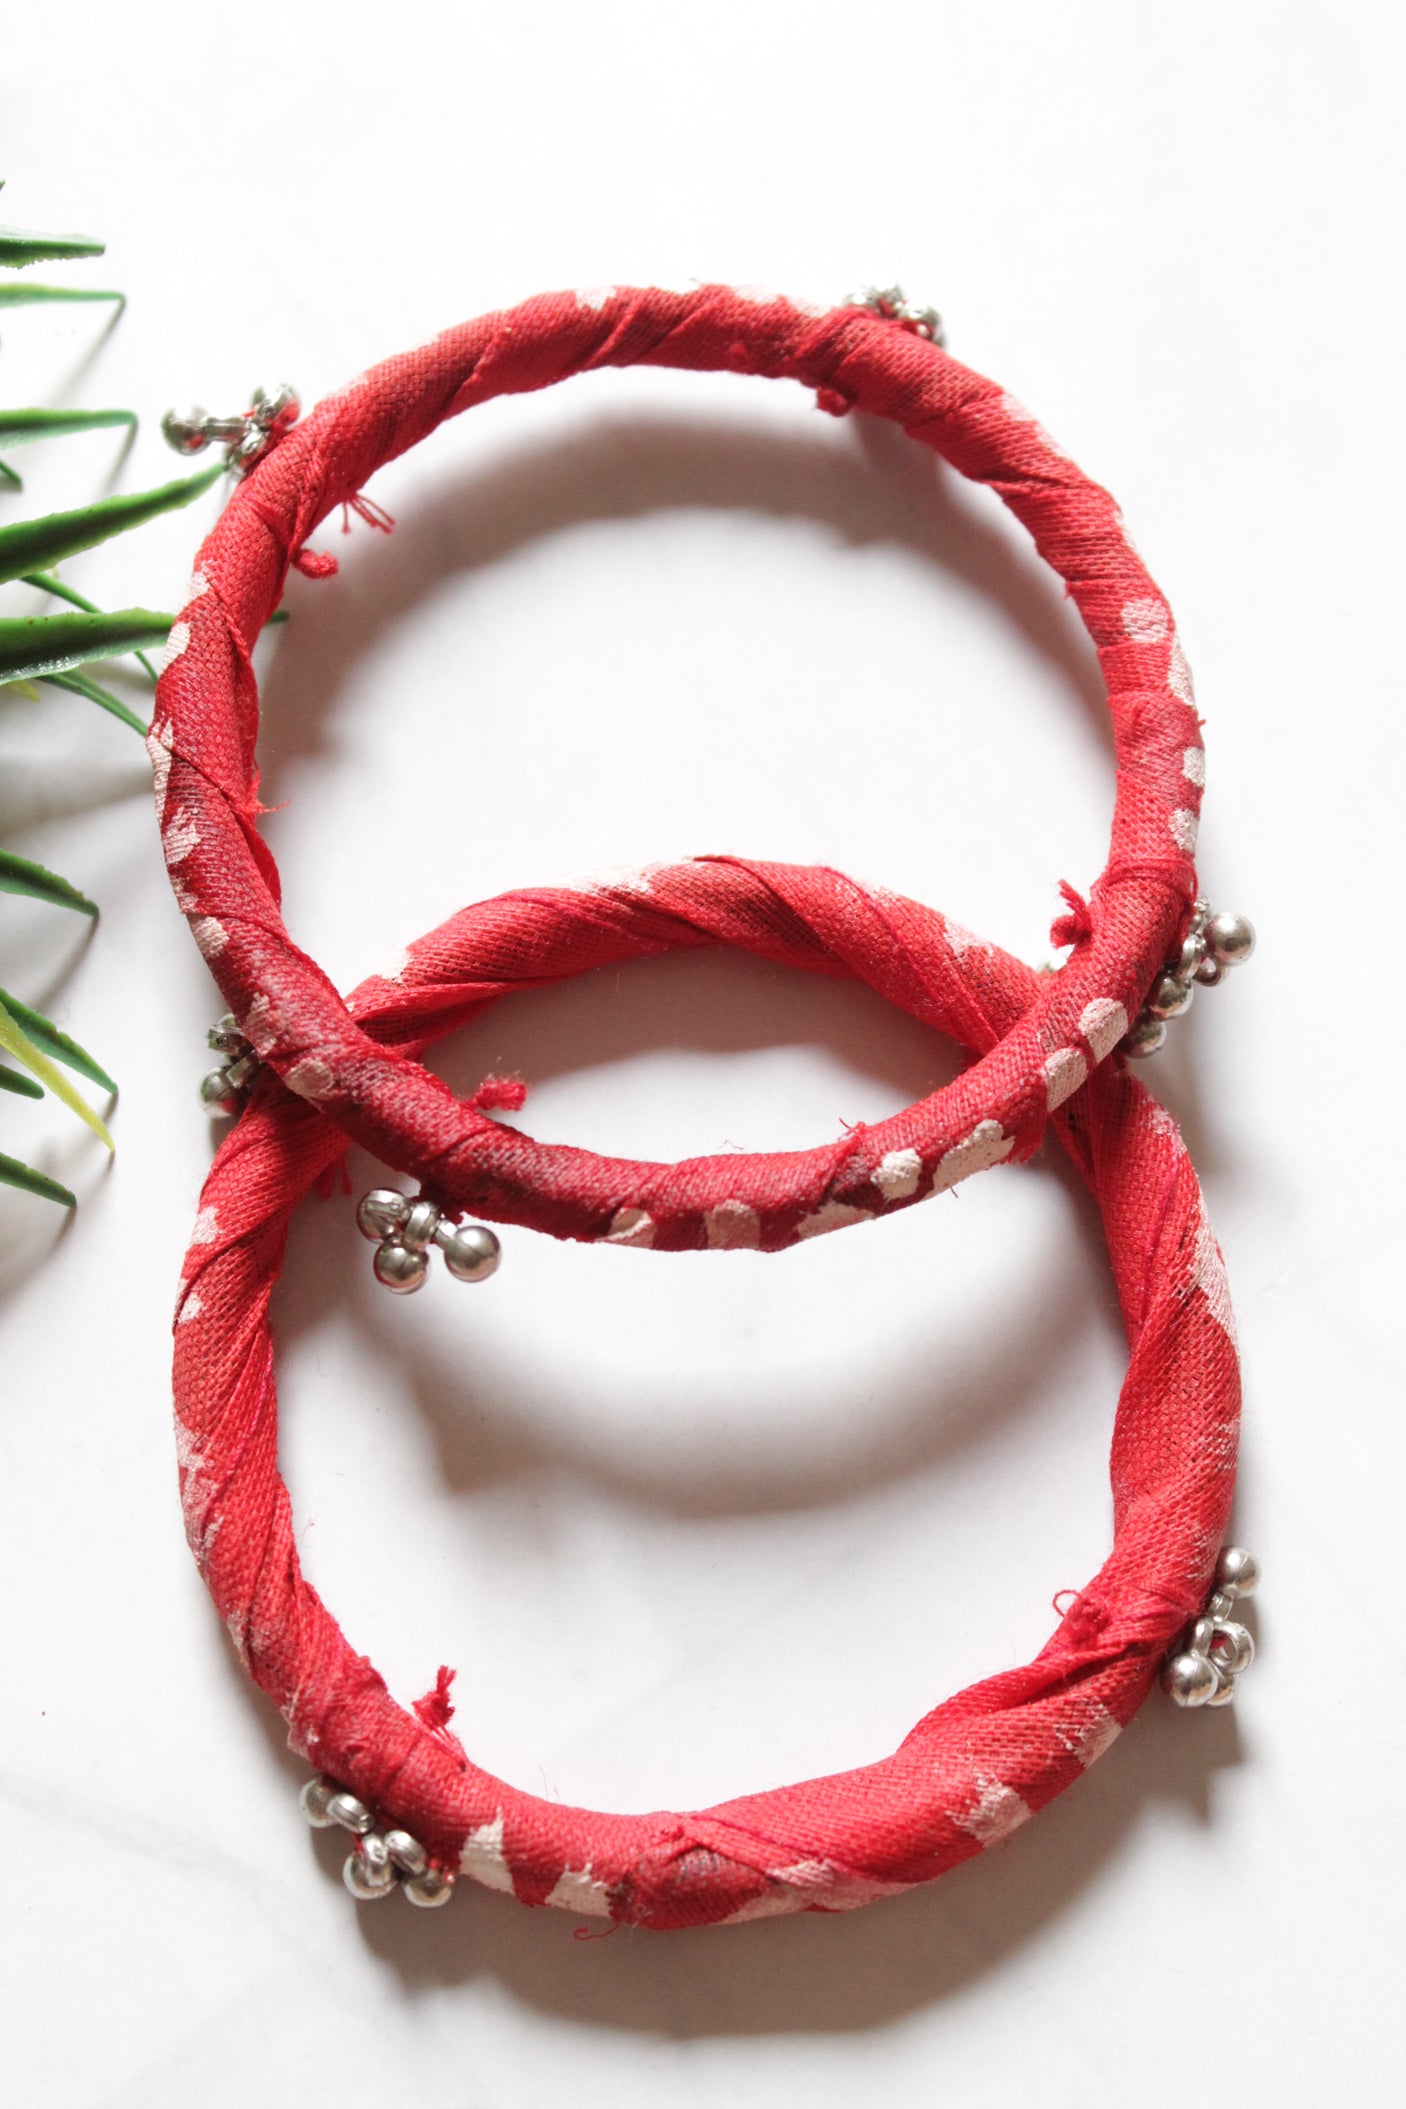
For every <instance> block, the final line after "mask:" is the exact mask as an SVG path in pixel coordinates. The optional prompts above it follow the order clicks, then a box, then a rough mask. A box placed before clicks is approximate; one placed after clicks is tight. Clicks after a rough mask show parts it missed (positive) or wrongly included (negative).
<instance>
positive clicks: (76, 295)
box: [0, 284, 127, 308]
mask: <svg viewBox="0 0 1406 2109" xmlns="http://www.w3.org/2000/svg"><path fill="white" fill-rule="evenodd" d="M51 300H115V301H116V302H117V304H118V306H119V307H125V306H126V305H127V295H126V294H125V293H107V292H97V293H95V292H94V291H93V290H92V289H91V287H88V286H36V285H24V284H18V285H16V284H10V285H4V286H0V308H32V307H39V306H40V305H41V304H43V303H45V302H47V301H51Z"/></svg>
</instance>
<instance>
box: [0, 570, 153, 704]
mask: <svg viewBox="0 0 1406 2109" xmlns="http://www.w3.org/2000/svg"><path fill="white" fill-rule="evenodd" d="M20 584H21V585H22V586H37V587H38V588H39V590H40V592H41V593H52V594H54V595H55V596H56V597H57V598H58V599H59V600H66V601H67V602H68V605H69V606H70V608H82V609H83V610H84V611H85V613H87V614H89V615H101V614H102V612H103V611H102V609H101V608H100V607H99V606H98V604H97V602H96V601H94V600H84V598H83V596H82V594H81V593H75V591H74V589H73V587H72V586H66V585H65V584H64V582H63V580H62V579H61V578H59V577H58V576H57V575H56V574H55V573H54V572H52V571H26V572H25V573H24V574H23V576H22V577H21V580H20ZM132 656H133V657H134V658H135V659H139V660H140V661H141V663H142V665H143V666H144V667H145V668H146V670H147V672H148V673H149V674H150V675H151V678H152V680H153V681H154V680H155V679H156V668H155V667H154V666H153V665H152V663H151V661H150V660H149V659H148V658H147V656H146V653H145V652H135V653H133V655H132Z"/></svg>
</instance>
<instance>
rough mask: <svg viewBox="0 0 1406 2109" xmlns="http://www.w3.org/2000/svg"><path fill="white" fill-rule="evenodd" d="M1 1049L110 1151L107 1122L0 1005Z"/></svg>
mask: <svg viewBox="0 0 1406 2109" xmlns="http://www.w3.org/2000/svg"><path fill="white" fill-rule="evenodd" d="M0 1048H3V1050H4V1052H5V1053H6V1054H7V1055H9V1056H10V1058H11V1059H12V1060H13V1061H16V1062H22V1063H23V1064H24V1066H25V1068H26V1069H28V1070H30V1071H31V1072H32V1073H33V1075H35V1076H37V1077H38V1079H39V1081H40V1083H41V1084H47V1085H48V1087H49V1089H50V1090H51V1091H52V1092H53V1094H54V1097H55V1098H59V1099H62V1100H63V1102H64V1104H65V1105H66V1106H67V1107H68V1109H69V1111H70V1112H71V1113H76V1114H77V1115H78V1118H79V1119H80V1120H81V1121H82V1122H83V1124H84V1125H85V1127H89V1128H91V1129H92V1131H93V1133H94V1134H95V1135H96V1136H97V1138H98V1140H99V1142H101V1143H103V1144H104V1145H105V1146H106V1148H108V1149H109V1150H110V1149H112V1148H113V1141H112V1137H111V1135H110V1134H109V1133H108V1128H107V1122H106V1121H105V1120H104V1119H103V1118H102V1116H101V1114H98V1113H95V1112H94V1111H93V1109H92V1107H91V1106H90V1105H89V1104H88V1101H87V1100H86V1099H85V1098H80V1096H79V1094H78V1093H77V1092H76V1091H75V1090H74V1088H73V1086H72V1084H70V1082H69V1081H68V1078H67V1077H66V1076H65V1075H64V1073H63V1071H62V1070H61V1069H59V1068H58V1067H57V1066H56V1065H55V1064H54V1063H53V1062H51V1061H50V1060H49V1057H48V1056H47V1055H46V1054H45V1053H44V1051H43V1049H42V1048H39V1047H36V1046H35V1044H34V1042H33V1041H32V1040H31V1039H30V1038H29V1036H28V1034H27V1033H25V1032H24V1031H23V1030H22V1028H21V1027H20V1026H19V1025H18V1024H16V1022H15V1020H14V1018H12V1017H11V1015H10V1013H9V1011H7V1010H6V1008H5V1006H4V1004H3V1003H0Z"/></svg>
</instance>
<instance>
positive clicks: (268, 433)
mask: <svg viewBox="0 0 1406 2109" xmlns="http://www.w3.org/2000/svg"><path fill="white" fill-rule="evenodd" d="M301 407H302V406H301V404H300V403H299V401H298V397H297V392H296V390H295V389H292V388H290V387H289V386H288V383H287V382H286V381H285V382H284V383H283V384H282V386H281V387H278V388H257V389H255V391H254V400H253V402H252V403H251V404H250V405H249V408H248V409H247V410H243V411H241V412H240V413H239V415H238V416H237V417H212V416H211V415H210V413H209V411H208V410H201V409H199V408H198V407H193V408H191V409H189V410H168V411H167V412H166V415H165V417H163V418H162V420H161V434H162V437H163V439H164V440H165V441H166V444H167V446H168V447H174V448H175V450H176V452H177V453H178V454H203V453H204V451H205V449H206V448H207V447H213V446H222V447H223V448H224V450H225V462H226V464H227V466H228V467H230V468H231V469H239V470H240V471H243V470H245V469H252V468H253V466H254V463H255V462H256V461H258V460H259V458H260V456H261V455H263V454H265V453H267V451H268V449H269V446H270V444H271V443H272V440H273V435H274V430H275V427H277V428H278V429H279V430H281V431H286V430H287V428H288V426H289V425H291V424H294V423H296V421H297V417H298V412H299V410H300V409H301Z"/></svg>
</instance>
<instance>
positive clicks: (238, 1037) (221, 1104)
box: [200, 1011, 259, 1113]
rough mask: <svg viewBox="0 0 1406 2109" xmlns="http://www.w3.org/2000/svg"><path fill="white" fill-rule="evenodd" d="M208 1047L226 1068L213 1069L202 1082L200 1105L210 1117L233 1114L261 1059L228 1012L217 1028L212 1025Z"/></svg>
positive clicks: (206, 1038)
mask: <svg viewBox="0 0 1406 2109" xmlns="http://www.w3.org/2000/svg"><path fill="white" fill-rule="evenodd" d="M205 1040H206V1044H207V1046H209V1047H211V1048H213V1050H214V1052H215V1053H216V1054H220V1055H223V1056H224V1058H225V1059H224V1065H223V1067H222V1068H219V1069H212V1070H211V1071H210V1074H209V1075H208V1076H207V1077H202V1078H201V1081H200V1103H201V1105H202V1106H203V1107H204V1108H205V1111H206V1112H207V1113H233V1111H234V1109H235V1106H236V1104H237V1103H238V1100H239V1094H240V1092H241V1091H243V1090H245V1088H246V1087H247V1085H248V1083H249V1080H250V1078H251V1077H252V1076H253V1074H254V1071H255V1070H256V1069H257V1068H258V1066H259V1058H258V1056H257V1055H256V1054H255V1052H254V1050H253V1048H252V1047H251V1046H250V1045H249V1042H248V1041H247V1040H246V1039H245V1037H244V1035H243V1033H242V1032H241V1031H240V1030H239V1027H238V1026H237V1025H236V1023H235V1021H234V1015H233V1013H232V1012H230V1011H226V1013H225V1015H224V1017H223V1018H221V1020H220V1022H219V1024H218V1025H212V1026H211V1027H210V1030H209V1032H208V1033H207V1034H206V1035H205Z"/></svg>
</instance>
